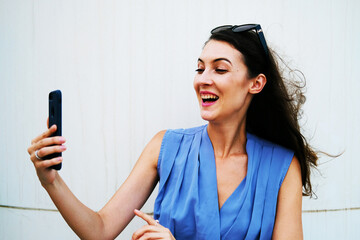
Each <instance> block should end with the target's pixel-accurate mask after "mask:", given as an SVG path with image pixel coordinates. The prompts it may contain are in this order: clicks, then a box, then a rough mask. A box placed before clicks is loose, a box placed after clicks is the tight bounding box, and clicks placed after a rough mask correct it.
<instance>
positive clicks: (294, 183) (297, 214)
mask: <svg viewBox="0 0 360 240" xmlns="http://www.w3.org/2000/svg"><path fill="white" fill-rule="evenodd" d="M301 208H302V181H301V168H300V164H299V161H298V159H297V158H296V157H294V158H293V159H292V162H291V164H290V167H289V170H288V172H287V173H286V176H285V179H284V181H283V183H282V185H281V188H280V191H279V196H278V203H277V210H276V218H275V226H274V232H273V239H303V232H302V222H301Z"/></svg>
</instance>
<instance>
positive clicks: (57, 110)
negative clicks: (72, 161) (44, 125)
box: [43, 90, 62, 170]
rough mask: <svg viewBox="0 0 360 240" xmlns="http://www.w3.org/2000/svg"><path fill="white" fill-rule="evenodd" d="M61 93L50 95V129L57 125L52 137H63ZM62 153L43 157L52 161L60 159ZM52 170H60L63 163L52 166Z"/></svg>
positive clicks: (58, 91)
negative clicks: (56, 158)
mask: <svg viewBox="0 0 360 240" xmlns="http://www.w3.org/2000/svg"><path fill="white" fill-rule="evenodd" d="M61 102H62V97H61V91H60V90H55V91H52V92H50V93H49V127H51V126H52V125H54V124H56V126H57V129H56V132H54V134H53V135H52V136H61V128H62V126H61V105H62V104H61ZM60 156H61V153H53V154H50V155H47V156H45V157H43V158H44V159H52V158H55V157H60ZM51 168H52V169H55V170H60V169H61V163H59V164H57V165H53V166H51Z"/></svg>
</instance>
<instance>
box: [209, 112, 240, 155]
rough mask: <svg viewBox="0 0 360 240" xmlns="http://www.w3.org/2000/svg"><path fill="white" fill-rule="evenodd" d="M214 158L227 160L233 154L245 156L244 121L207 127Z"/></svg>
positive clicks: (210, 123) (212, 124) (211, 124)
mask: <svg viewBox="0 0 360 240" xmlns="http://www.w3.org/2000/svg"><path fill="white" fill-rule="evenodd" d="M207 131H208V135H209V137H210V140H211V143H212V145H213V148H214V153H215V156H216V157H219V158H222V159H224V158H228V157H230V156H232V155H234V154H236V155H238V154H246V120H245V117H244V118H243V120H242V121H241V122H240V123H239V122H237V123H233V124H230V123H226V124H225V123H212V122H209V125H208V127H207Z"/></svg>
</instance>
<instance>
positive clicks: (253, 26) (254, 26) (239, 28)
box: [211, 24, 269, 56]
mask: <svg viewBox="0 0 360 240" xmlns="http://www.w3.org/2000/svg"><path fill="white" fill-rule="evenodd" d="M227 29H231V30H232V31H233V32H234V33H240V32H247V31H250V30H255V31H256V33H257V35H258V36H259V40H260V42H261V45H262V46H263V48H264V52H265V54H266V56H269V49H268V47H267V44H266V41H265V37H264V33H263V31H262V29H261V26H260V24H244V25H224V26H219V27H216V28H214V29H213V30H211V34H213V33H217V32H220V31H223V30H227Z"/></svg>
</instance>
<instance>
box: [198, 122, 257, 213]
mask: <svg viewBox="0 0 360 240" xmlns="http://www.w3.org/2000/svg"><path fill="white" fill-rule="evenodd" d="M207 127H208V125H206V127H205V129H204V131H205V133H206V137H207V140H208V141H209V143H210V145H211V147H210V148H209V149H210V150H211V153H210V156H211V157H212V159H210V162H211V163H212V164H214V169H215V176H214V178H215V180H213V181H214V182H216V202H217V209H218V211H219V214H220V213H221V210H222V209H223V208H224V206H226V205H228V204H229V202H231V199H232V198H234V196H235V195H240V196H242V194H237V193H238V192H239V191H240V188H242V191H241V192H243V191H244V189H245V186H246V185H247V184H246V179H247V176H248V173H249V171H250V170H251V169H250V167H251V164H250V159H249V154H248V141H249V135H250V134H248V133H246V153H247V155H248V159H247V170H246V174H245V177H244V178H243V179H242V180H241V182H240V183H239V184H238V186H237V187H236V188H235V190H234V191H233V192H232V193H231V194H230V195H229V197H228V198H227V199H226V200H225V202H224V203H223V205H222V206H221V207H220V204H219V203H220V201H219V188H218V181H217V169H216V160H215V151H214V146H213V145H212V142H211V139H210V136H209V133H208V131H207Z"/></svg>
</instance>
